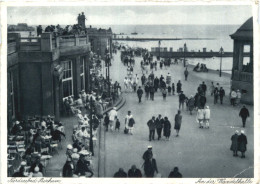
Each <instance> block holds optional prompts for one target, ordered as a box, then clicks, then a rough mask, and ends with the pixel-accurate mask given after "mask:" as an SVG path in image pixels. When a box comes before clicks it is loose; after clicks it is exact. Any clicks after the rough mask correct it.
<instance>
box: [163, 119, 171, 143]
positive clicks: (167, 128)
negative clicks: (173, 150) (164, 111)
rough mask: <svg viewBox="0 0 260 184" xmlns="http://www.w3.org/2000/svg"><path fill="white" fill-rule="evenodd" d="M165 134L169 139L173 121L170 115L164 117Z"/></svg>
mask: <svg viewBox="0 0 260 184" xmlns="http://www.w3.org/2000/svg"><path fill="white" fill-rule="evenodd" d="M163 135H164V136H165V137H166V140H167V141H168V140H169V138H170V136H171V123H170V121H169V120H168V117H165V118H164V126H163Z"/></svg>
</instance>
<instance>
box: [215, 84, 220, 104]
mask: <svg viewBox="0 0 260 184" xmlns="http://www.w3.org/2000/svg"><path fill="white" fill-rule="evenodd" d="M218 96H219V90H218V88H217V87H215V89H214V104H216V103H218Z"/></svg>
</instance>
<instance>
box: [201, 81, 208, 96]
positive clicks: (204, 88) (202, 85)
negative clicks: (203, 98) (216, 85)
mask: <svg viewBox="0 0 260 184" xmlns="http://www.w3.org/2000/svg"><path fill="white" fill-rule="evenodd" d="M201 88H202V91H203V94H204V95H206V91H207V85H206V84H205V82H204V81H203V82H202V84H201Z"/></svg>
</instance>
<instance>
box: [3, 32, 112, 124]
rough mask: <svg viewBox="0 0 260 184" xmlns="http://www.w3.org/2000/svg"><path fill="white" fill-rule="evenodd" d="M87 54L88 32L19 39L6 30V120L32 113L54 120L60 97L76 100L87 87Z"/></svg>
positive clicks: (88, 55)
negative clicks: (84, 33) (51, 117)
mask: <svg viewBox="0 0 260 184" xmlns="http://www.w3.org/2000/svg"><path fill="white" fill-rule="evenodd" d="M108 39H110V38H107V40H108ZM105 46H107V45H105ZM105 46H103V45H102V47H101V48H103V47H105ZM90 53H91V44H90V42H89V37H88V35H80V36H78V35H71V36H60V37H56V38H53V37H52V34H51V33H43V34H42V35H41V37H35V38H21V36H20V34H18V33H8V56H7V62H8V65H7V67H8V68H7V75H8V77H7V80H8V83H7V85H8V95H7V96H8V107H7V109H8V122H10V123H11V122H13V121H14V120H23V119H26V118H28V117H29V116H35V115H37V116H47V115H54V116H55V118H56V120H57V121H58V120H59V118H60V115H61V113H62V112H63V108H64V107H63V100H64V98H66V97H68V96H72V95H73V96H74V98H76V99H77V97H78V94H79V92H80V91H82V90H85V91H88V90H89V86H90V77H89V75H90V69H89V67H90V62H91V61H90V60H91V58H90V55H91V54H90Z"/></svg>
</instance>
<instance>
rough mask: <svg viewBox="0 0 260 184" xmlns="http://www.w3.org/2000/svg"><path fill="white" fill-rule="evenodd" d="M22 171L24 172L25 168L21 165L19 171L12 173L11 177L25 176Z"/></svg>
mask: <svg viewBox="0 0 260 184" xmlns="http://www.w3.org/2000/svg"><path fill="white" fill-rule="evenodd" d="M24 172H25V168H24V166H21V167H20V169H19V171H18V172H16V173H14V174H13V176H12V177H26V176H25V174H24Z"/></svg>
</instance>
